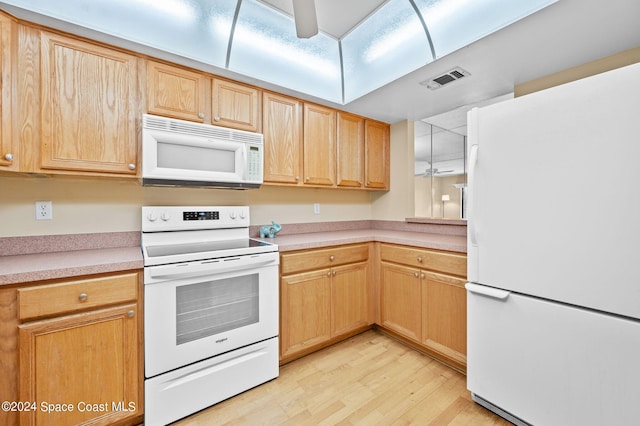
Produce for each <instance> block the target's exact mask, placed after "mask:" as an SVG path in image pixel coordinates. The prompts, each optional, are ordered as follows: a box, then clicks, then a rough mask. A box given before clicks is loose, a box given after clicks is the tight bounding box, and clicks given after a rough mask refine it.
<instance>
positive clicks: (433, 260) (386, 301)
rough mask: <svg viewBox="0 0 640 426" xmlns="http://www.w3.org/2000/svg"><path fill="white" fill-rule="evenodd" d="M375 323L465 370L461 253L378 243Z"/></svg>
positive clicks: (464, 310) (464, 266)
mask: <svg viewBox="0 0 640 426" xmlns="http://www.w3.org/2000/svg"><path fill="white" fill-rule="evenodd" d="M380 258H381V264H380V326H381V327H382V328H383V329H385V330H388V331H390V332H392V333H393V334H394V335H395V336H396V337H400V338H401V339H403V340H405V341H406V342H408V343H410V344H412V345H414V346H416V347H417V348H418V349H420V350H424V351H425V352H427V353H429V354H430V355H432V356H434V357H436V358H438V359H440V360H441V361H443V362H445V363H447V364H449V365H451V366H452V367H455V368H457V369H459V370H461V371H465V370H466V360H467V357H466V352H467V344H466V336H467V310H466V309H467V308H466V306H467V302H466V300H467V299H466V297H467V296H466V290H465V288H464V284H465V282H466V280H465V277H466V274H467V270H466V256H465V255H463V254H459V253H450V252H443V251H438V250H426V249H416V248H410V247H403V246H397V245H393V244H381V247H380Z"/></svg>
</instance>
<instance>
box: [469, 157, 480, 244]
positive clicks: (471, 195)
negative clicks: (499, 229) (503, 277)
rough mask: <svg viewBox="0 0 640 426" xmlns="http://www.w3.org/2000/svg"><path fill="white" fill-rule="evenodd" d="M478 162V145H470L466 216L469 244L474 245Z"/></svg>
mask: <svg viewBox="0 0 640 426" xmlns="http://www.w3.org/2000/svg"><path fill="white" fill-rule="evenodd" d="M477 164H478V145H471V151H470V153H469V193H468V197H469V205H468V207H467V216H468V218H469V219H468V221H467V224H468V225H469V238H470V239H471V244H472V245H474V246H477V245H478V234H477V230H476V224H475V220H474V219H473V210H474V207H475V206H474V200H475V196H474V192H475V185H474V183H475V175H476V165H477Z"/></svg>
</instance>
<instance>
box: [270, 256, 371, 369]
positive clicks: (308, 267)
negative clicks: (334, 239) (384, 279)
mask: <svg viewBox="0 0 640 426" xmlns="http://www.w3.org/2000/svg"><path fill="white" fill-rule="evenodd" d="M368 258H369V244H357V245H350V246H339V247H332V248H329V249H317V250H303V251H300V252H293V253H286V254H282V255H281V262H280V268H281V273H282V276H281V280H280V363H286V362H289V361H292V360H293V359H296V358H299V357H301V356H303V355H306V354H308V353H311V352H313V351H315V350H317V349H320V348H322V347H324V346H327V345H329V344H332V343H334V342H335V341H338V340H340V339H342V338H345V337H347V336H350V335H352V334H356V333H358V332H360V331H362V330H365V329H366V328H368V327H370V325H371V324H372V322H373V315H372V311H371V306H370V300H371V296H370V291H371V286H369V263H368ZM332 265H335V266H332Z"/></svg>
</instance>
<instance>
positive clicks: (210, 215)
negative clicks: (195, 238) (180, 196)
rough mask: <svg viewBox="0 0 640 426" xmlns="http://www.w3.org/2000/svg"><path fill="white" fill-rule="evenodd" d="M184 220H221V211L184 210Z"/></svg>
mask: <svg viewBox="0 0 640 426" xmlns="http://www.w3.org/2000/svg"><path fill="white" fill-rule="evenodd" d="M182 220H220V212H217V211H216V212H183V213H182Z"/></svg>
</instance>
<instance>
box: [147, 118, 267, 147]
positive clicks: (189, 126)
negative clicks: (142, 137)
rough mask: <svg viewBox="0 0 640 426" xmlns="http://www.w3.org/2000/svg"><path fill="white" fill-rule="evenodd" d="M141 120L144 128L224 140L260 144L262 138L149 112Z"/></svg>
mask: <svg viewBox="0 0 640 426" xmlns="http://www.w3.org/2000/svg"><path fill="white" fill-rule="evenodd" d="M142 121H143V123H142V125H143V127H144V128H145V129H150V130H162V131H165V132H173V133H180V134H189V135H194V136H202V137H206V138H213V139H221V140H226V141H237V142H244V143H260V144H261V143H262V138H263V137H262V134H260V133H252V132H245V131H243V130H235V129H227V128H226V127H219V126H212V125H210V124H200V123H189V122H188V121H184V120H175V119H172V118H165V117H157V116H153V115H149V114H144V116H143V118H142Z"/></svg>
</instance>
